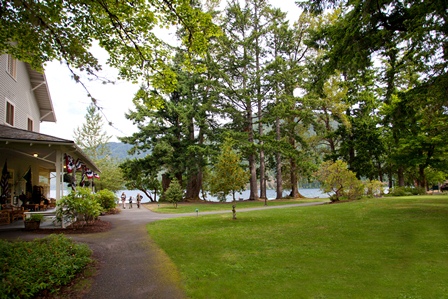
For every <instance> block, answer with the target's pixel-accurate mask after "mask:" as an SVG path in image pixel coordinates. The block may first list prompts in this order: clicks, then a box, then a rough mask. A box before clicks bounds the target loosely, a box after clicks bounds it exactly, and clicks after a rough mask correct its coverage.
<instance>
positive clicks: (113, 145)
mask: <svg viewBox="0 0 448 299" xmlns="http://www.w3.org/2000/svg"><path fill="white" fill-rule="evenodd" d="M107 145H108V146H109V149H110V152H111V153H112V157H114V158H117V159H118V160H125V159H127V158H143V157H144V156H146V154H140V155H132V156H131V155H129V154H128V151H129V150H130V149H131V148H132V145H131V144H127V143H122V142H108V143H107Z"/></svg>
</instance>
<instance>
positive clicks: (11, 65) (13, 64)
mask: <svg viewBox="0 0 448 299" xmlns="http://www.w3.org/2000/svg"><path fill="white" fill-rule="evenodd" d="M16 68H17V60H16V59H14V58H13V57H12V56H11V55H9V54H8V68H7V69H6V71H7V72H8V74H9V75H10V76H11V77H13V78H14V79H16V76H17V70H16Z"/></svg>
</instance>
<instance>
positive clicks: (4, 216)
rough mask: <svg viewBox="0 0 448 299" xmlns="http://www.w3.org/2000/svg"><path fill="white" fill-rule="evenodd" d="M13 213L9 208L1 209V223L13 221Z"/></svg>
mask: <svg viewBox="0 0 448 299" xmlns="http://www.w3.org/2000/svg"><path fill="white" fill-rule="evenodd" d="M10 215H11V213H10V212H9V211H8V210H0V225H1V224H10V223H11V216H10Z"/></svg>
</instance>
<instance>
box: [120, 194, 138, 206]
mask: <svg viewBox="0 0 448 299" xmlns="http://www.w3.org/2000/svg"><path fill="white" fill-rule="evenodd" d="M142 198H143V197H142V196H141V195H140V193H138V194H137V208H139V209H140V202H141V201H142ZM121 201H122V203H123V209H126V194H125V193H124V192H123V193H121ZM129 209H132V196H130V197H129Z"/></svg>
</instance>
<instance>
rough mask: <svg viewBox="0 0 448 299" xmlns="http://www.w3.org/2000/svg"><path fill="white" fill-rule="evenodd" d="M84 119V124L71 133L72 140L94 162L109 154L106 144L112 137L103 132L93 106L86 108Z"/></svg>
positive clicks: (101, 123)
mask: <svg viewBox="0 0 448 299" xmlns="http://www.w3.org/2000/svg"><path fill="white" fill-rule="evenodd" d="M84 119H85V122H84V123H83V124H82V125H81V126H79V127H77V128H76V129H75V130H74V132H73V134H74V140H75V142H76V144H77V145H78V146H79V147H81V148H82V150H83V151H84V153H86V154H87V155H88V156H89V157H90V158H91V159H92V160H93V161H94V162H96V161H98V160H99V159H100V158H102V157H105V156H107V155H108V154H109V148H108V147H107V142H109V140H110V139H111V138H112V136H108V135H107V134H106V132H105V131H103V127H104V123H103V119H102V118H101V115H100V114H99V112H98V111H97V108H96V106H94V105H93V104H91V105H90V106H89V107H87V113H86V115H85V116H84Z"/></svg>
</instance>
